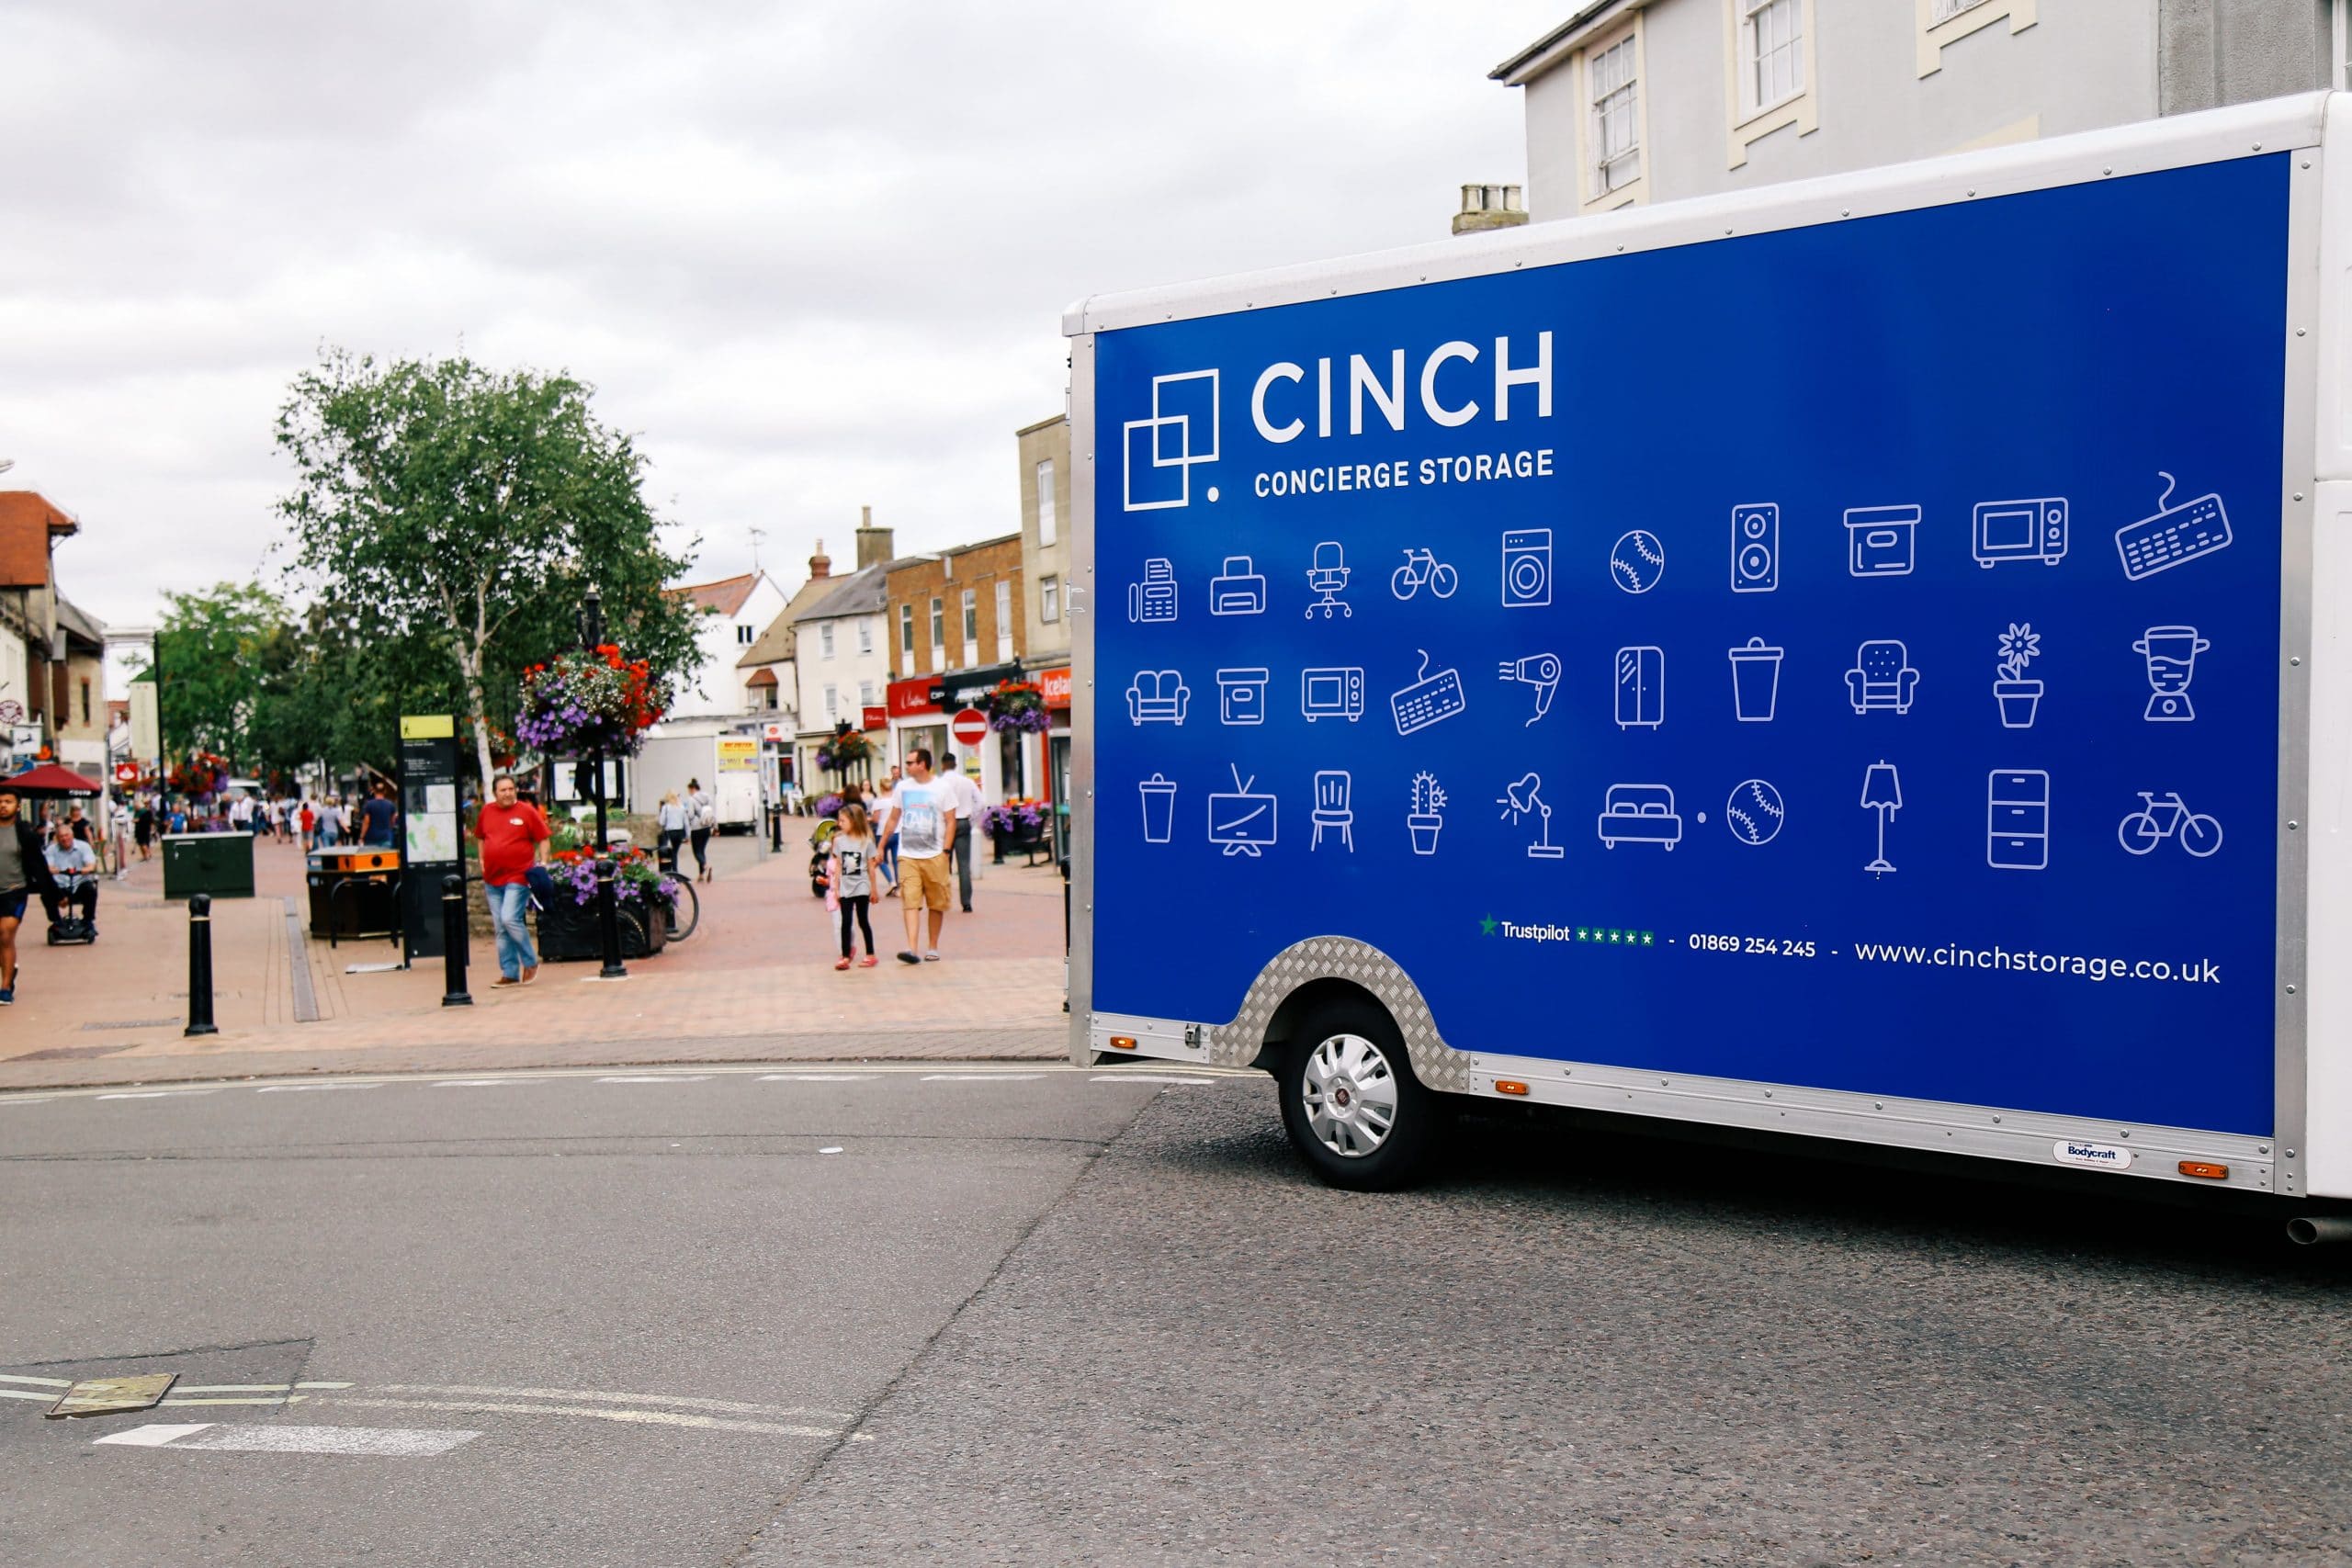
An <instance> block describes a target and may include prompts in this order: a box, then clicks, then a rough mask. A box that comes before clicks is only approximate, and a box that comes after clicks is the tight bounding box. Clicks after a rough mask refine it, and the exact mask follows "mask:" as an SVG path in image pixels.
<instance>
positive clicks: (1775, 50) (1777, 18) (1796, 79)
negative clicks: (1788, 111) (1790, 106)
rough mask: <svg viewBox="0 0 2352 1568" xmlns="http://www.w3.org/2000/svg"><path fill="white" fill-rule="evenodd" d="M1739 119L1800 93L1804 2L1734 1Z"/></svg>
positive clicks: (1802, 85)
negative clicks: (1738, 79)
mask: <svg viewBox="0 0 2352 1568" xmlns="http://www.w3.org/2000/svg"><path fill="white" fill-rule="evenodd" d="M1738 5H1739V77H1740V85H1739V91H1740V99H1741V103H1740V107H1741V109H1742V110H1743V111H1744V113H1743V116H1742V118H1747V117H1748V116H1753V115H1756V114H1759V113H1761V112H1762V111H1764V110H1766V109H1769V108H1770V107H1772V106H1773V105H1775V104H1778V103H1781V102H1782V101H1783V100H1785V99H1788V98H1793V97H1795V96H1797V95H1798V94H1799V93H1802V92H1804V29H1803V27H1802V17H1803V15H1804V0H1738Z"/></svg>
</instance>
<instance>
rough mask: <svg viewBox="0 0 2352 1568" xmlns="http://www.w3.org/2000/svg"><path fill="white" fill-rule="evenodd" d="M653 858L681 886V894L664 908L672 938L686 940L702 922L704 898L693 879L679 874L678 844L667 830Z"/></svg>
mask: <svg viewBox="0 0 2352 1568" xmlns="http://www.w3.org/2000/svg"><path fill="white" fill-rule="evenodd" d="M653 860H654V863H655V864H656V865H659V866H660V867H661V868H662V874H663V875H664V876H667V877H668V878H669V879H670V885H671V886H673V887H675V888H676V889H677V890H678V896H677V897H675V898H673V899H672V900H670V904H669V907H668V908H665V909H663V910H662V919H663V922H664V924H665V925H666V927H667V935H668V937H669V940H670V941H672V942H684V941H685V940H686V938H688V937H690V936H692V935H694V934H695V928H696V927H698V926H700V925H701V924H702V898H701V897H700V896H699V895H697V894H696V893H695V885H694V883H693V881H692V880H691V879H689V878H687V877H684V876H681V875H679V874H678V846H677V845H675V844H673V843H672V842H671V841H670V840H669V836H668V835H667V834H664V835H663V836H662V841H661V845H660V847H659V848H658V849H656V850H655V851H654V852H653Z"/></svg>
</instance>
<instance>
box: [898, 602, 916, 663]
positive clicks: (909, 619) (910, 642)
mask: <svg viewBox="0 0 2352 1568" xmlns="http://www.w3.org/2000/svg"><path fill="white" fill-rule="evenodd" d="M899 652H900V653H902V654H904V655H906V657H905V658H904V659H902V660H899V665H900V667H901V668H903V669H904V670H906V671H908V672H909V673H910V674H911V673H913V671H914V667H915V607H914V606H913V605H912V604H901V605H899Z"/></svg>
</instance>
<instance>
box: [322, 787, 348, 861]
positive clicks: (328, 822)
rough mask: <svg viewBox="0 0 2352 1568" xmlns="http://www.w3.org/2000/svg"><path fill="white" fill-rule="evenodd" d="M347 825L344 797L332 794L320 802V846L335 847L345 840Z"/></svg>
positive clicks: (324, 847)
mask: <svg viewBox="0 0 2352 1568" xmlns="http://www.w3.org/2000/svg"><path fill="white" fill-rule="evenodd" d="M344 826H345V821H344V815H343V797H342V796H341V795H329V796H327V797H326V799H324V800H322V801H321V802H320V803H319V848H321V849H322V850H331V849H334V847H335V846H336V845H338V844H340V843H342V842H343V829H344Z"/></svg>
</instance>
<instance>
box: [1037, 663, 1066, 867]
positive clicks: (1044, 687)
mask: <svg viewBox="0 0 2352 1568" xmlns="http://www.w3.org/2000/svg"><path fill="white" fill-rule="evenodd" d="M1037 690H1038V691H1039V692H1040V693H1041V694H1043V695H1044V696H1045V699H1046V716H1047V718H1049V719H1050V720H1051V721H1052V722H1051V723H1050V724H1049V725H1048V726H1047V727H1046V733H1045V735H1044V736H1043V737H1042V738H1041V739H1043V740H1044V741H1045V750H1046V790H1045V794H1046V800H1047V801H1048V802H1049V803H1051V805H1052V807H1053V824H1054V858H1055V859H1056V860H1057V861H1061V860H1068V859H1069V665H1067V664H1063V665H1057V666H1056V667H1055V668H1054V669H1051V670H1041V671H1038V672H1037Z"/></svg>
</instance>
